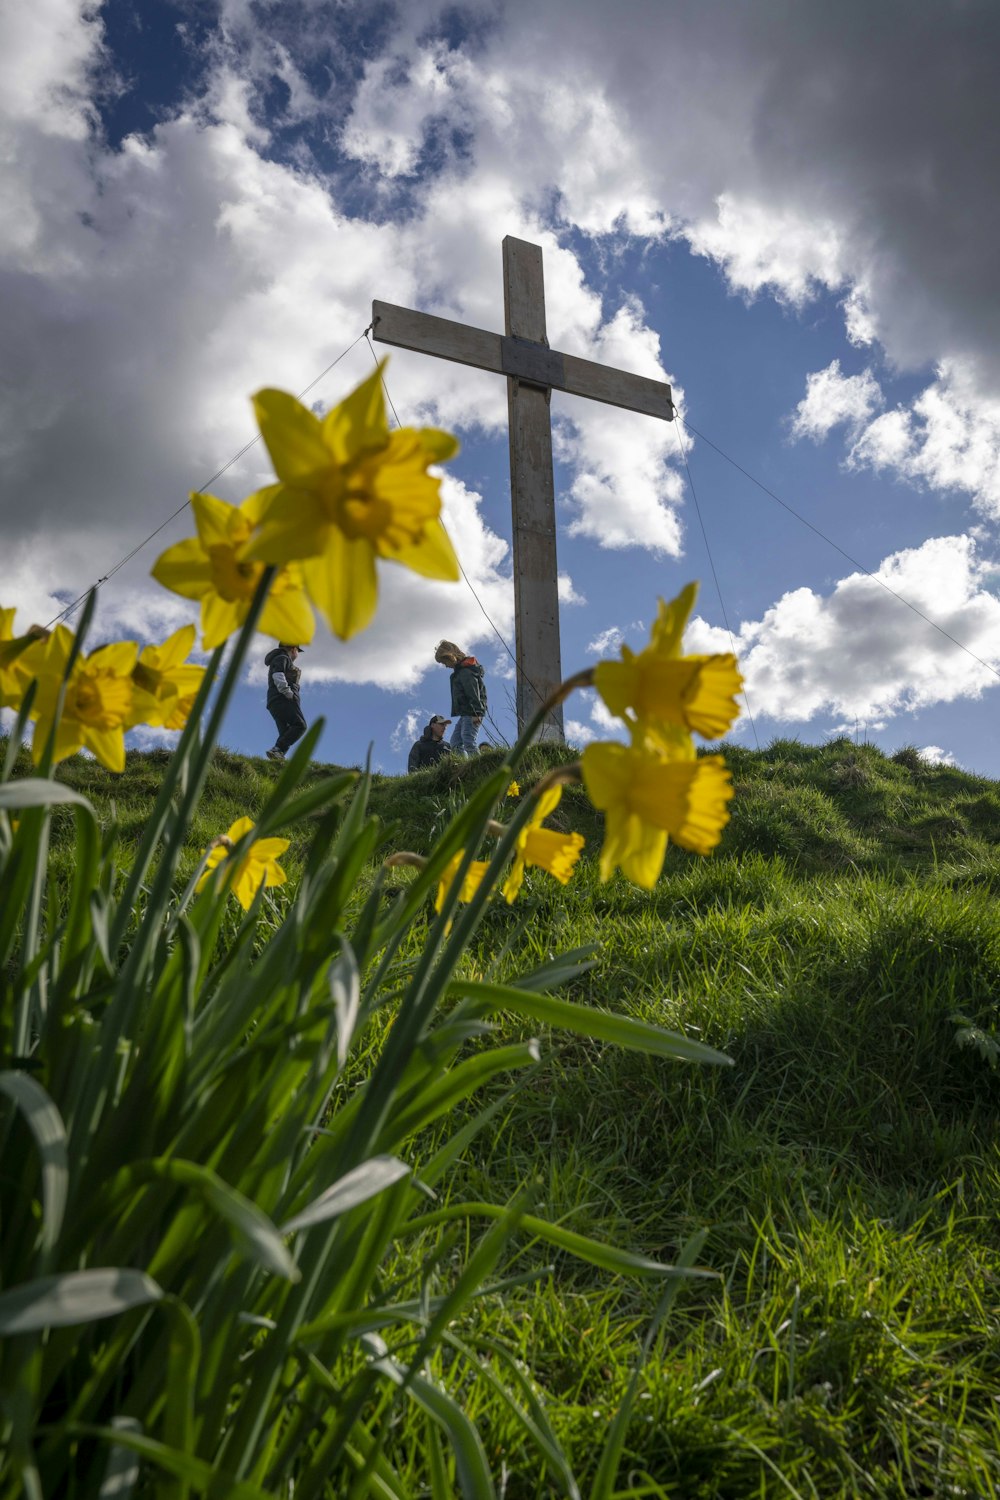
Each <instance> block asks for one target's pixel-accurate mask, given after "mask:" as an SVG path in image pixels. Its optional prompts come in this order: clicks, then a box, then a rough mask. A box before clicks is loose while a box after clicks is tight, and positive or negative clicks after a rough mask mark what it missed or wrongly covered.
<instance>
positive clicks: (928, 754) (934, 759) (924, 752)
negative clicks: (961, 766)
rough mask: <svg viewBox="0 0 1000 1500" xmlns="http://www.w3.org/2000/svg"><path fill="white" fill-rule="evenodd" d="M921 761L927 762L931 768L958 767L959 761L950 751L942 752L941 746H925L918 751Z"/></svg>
mask: <svg viewBox="0 0 1000 1500" xmlns="http://www.w3.org/2000/svg"><path fill="white" fill-rule="evenodd" d="M917 754H918V755H919V756H920V759H921V760H923V761H926V762H927V764H928V765H929V766H957V765H958V761H957V760H956V759H955V757H954V755H953V754H952V753H951V751H950V750H942V748H941V746H940V745H924V746H923V748H922V749H920V750H918V751H917Z"/></svg>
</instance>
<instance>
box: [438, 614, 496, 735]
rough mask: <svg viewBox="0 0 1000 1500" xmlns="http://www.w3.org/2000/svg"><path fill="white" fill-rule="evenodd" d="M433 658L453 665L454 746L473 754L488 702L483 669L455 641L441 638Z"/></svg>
mask: <svg viewBox="0 0 1000 1500" xmlns="http://www.w3.org/2000/svg"><path fill="white" fill-rule="evenodd" d="M434 660H435V661H436V662H438V663H440V665H441V666H442V667H449V668H450V669H451V715H452V718H453V719H454V720H455V728H454V730H453V731H452V736H451V748H452V750H454V752H455V754H456V755H472V754H473V753H474V751H475V748H476V737H477V735H478V734H479V726H480V724H481V723H482V722H483V716H484V714H485V713H486V706H487V704H486V683H485V682H484V680H483V669H482V667H481V666H480V664H479V662H477V661H476V658H475V657H474V656H469V655H467V654H466V652H464V651H463V650H462V648H461V646H456V645H455V642H454V641H441V642H440V643H439V644H438V648H437V650H436V651H435V652H434Z"/></svg>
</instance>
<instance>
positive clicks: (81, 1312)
mask: <svg viewBox="0 0 1000 1500" xmlns="http://www.w3.org/2000/svg"><path fill="white" fill-rule="evenodd" d="M162 1296H163V1293H162V1292H161V1290H160V1288H159V1287H158V1286H157V1284H156V1282H155V1281H153V1280H151V1278H150V1277H149V1276H147V1275H146V1274H145V1273H144V1272H143V1271H132V1270H127V1269H123V1270H118V1269H114V1270H112V1269H105V1268H102V1269H99V1270H92V1271H67V1272H66V1273H65V1274H64V1275H62V1276H40V1277H38V1279H37V1280H35V1281H26V1282H24V1283H23V1284H22V1285H21V1286H15V1287H11V1288H10V1290H9V1291H6V1292H0V1334H2V1335H3V1336H4V1337H5V1338H11V1337H13V1335H14V1334H18V1333H37V1332H38V1331H39V1330H40V1329H42V1328H70V1327H72V1326H73V1325H74V1324H77V1323H89V1322H91V1321H92V1320H93V1319H94V1318H114V1317H117V1316H118V1314H119V1313H123V1312H128V1311H129V1309H130V1308H133V1307H142V1306H144V1305H145V1304H146V1303H148V1302H158V1301H159V1300H160V1298H161V1297H162Z"/></svg>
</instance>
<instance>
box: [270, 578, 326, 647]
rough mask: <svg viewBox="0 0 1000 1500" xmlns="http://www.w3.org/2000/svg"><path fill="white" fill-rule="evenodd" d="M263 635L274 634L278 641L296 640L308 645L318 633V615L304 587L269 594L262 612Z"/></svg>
mask: <svg viewBox="0 0 1000 1500" xmlns="http://www.w3.org/2000/svg"><path fill="white" fill-rule="evenodd" d="M258 628H259V630H260V633H261V635H272V636H274V638H275V640H278V641H294V642H298V643H299V644H301V645H304V646H308V644H309V642H310V641H311V640H312V638H313V636H314V635H315V633H316V616H315V615H314V614H313V612H312V610H311V609H310V608H309V600H308V599H307V598H306V595H305V591H304V590H303V589H285V590H284V591H283V592H282V593H280V594H275V593H272V594H269V595H268V597H267V600H266V601H265V604H264V608H263V611H262V612H261V617H260V625H259V627H258Z"/></svg>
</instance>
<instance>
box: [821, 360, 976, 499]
mask: <svg viewBox="0 0 1000 1500" xmlns="http://www.w3.org/2000/svg"><path fill="white" fill-rule="evenodd" d="M850 462H851V463H853V464H854V465H856V466H857V467H866V466H867V467H871V468H874V469H890V470H895V472H896V473H897V474H899V475H900V476H901V477H902V478H905V479H909V480H911V481H913V482H915V483H917V484H927V485H929V486H931V488H933V489H939V490H958V491H959V492H963V493H965V494H967V495H969V496H970V497H971V498H972V501H973V503H974V505H975V506H976V509H977V510H979V511H981V512H982V514H983V515H986V516H989V517H990V519H992V520H996V519H998V518H1000V396H997V397H996V398H995V399H984V398H983V396H982V395H981V394H980V393H979V392H978V391H977V390H976V387H975V381H974V376H973V373H972V371H971V370H970V369H969V368H968V366H966V365H963V364H960V363H958V362H951V363H949V364H945V365H942V366H941V368H940V369H939V370H938V377H937V379H936V380H935V381H934V382H933V383H932V384H931V385H929V386H927V387H926V389H925V390H924V391H922V392H921V394H920V395H919V396H918V397H917V398H916V400H915V401H914V402H913V404H912V407H911V408H910V409H909V410H907V409H905V408H901V407H897V408H896V409H895V410H894V411H891V412H885V413H884V414H883V415H882V416H880V417H876V418H875V420H874V421H873V422H871V423H870V424H869V425H868V426H866V427H863V428H861V429H860V430H858V431H857V433H856V436H855V441H854V444H853V447H852V448H851V451H850Z"/></svg>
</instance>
